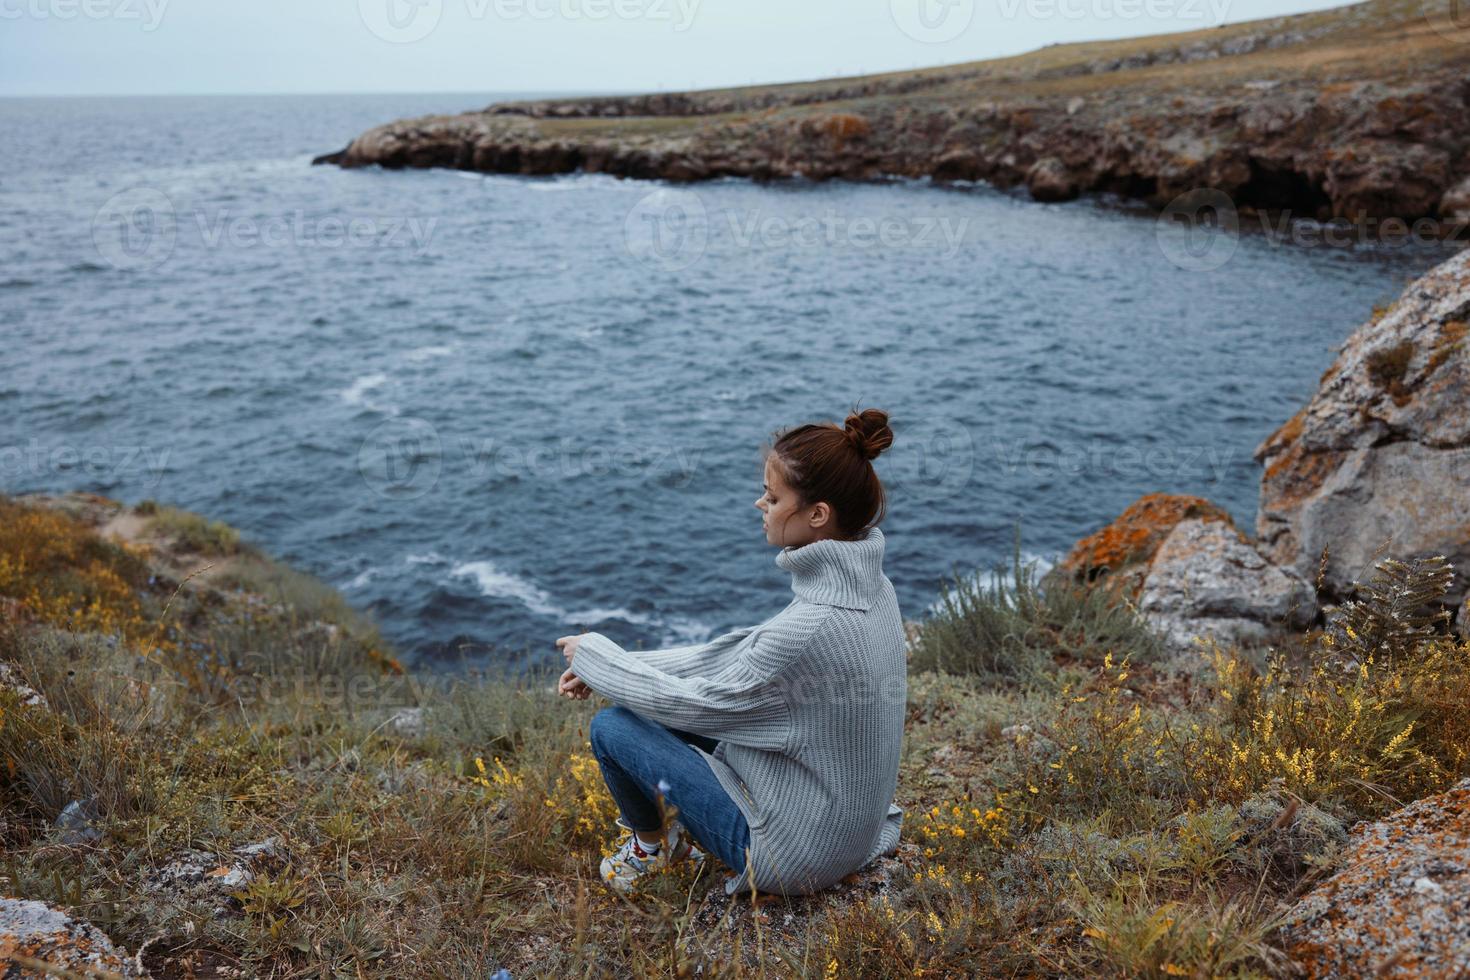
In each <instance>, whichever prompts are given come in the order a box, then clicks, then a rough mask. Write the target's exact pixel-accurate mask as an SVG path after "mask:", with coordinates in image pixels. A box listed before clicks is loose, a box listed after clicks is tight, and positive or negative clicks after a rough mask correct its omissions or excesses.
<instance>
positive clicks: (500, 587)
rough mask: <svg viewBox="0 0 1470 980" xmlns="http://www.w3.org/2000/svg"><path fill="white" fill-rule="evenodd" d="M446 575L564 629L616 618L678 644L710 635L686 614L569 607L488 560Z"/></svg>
mask: <svg viewBox="0 0 1470 980" xmlns="http://www.w3.org/2000/svg"><path fill="white" fill-rule="evenodd" d="M449 577H450V578H458V579H472V580H473V581H474V583H475V584H476V585H477V586H478V587H479V589H480V593H481V595H484V596H486V597H488V598H492V599H511V600H514V601H516V602H519V603H520V604H521V605H523V606H525V607H526V608H527V609H528V610H530V611H531V612H533V613H536V614H538V615H542V616H547V617H550V618H552V619H556V620H557V621H559V622H563V623H566V624H567V628H568V629H571V628H573V627H578V626H580V627H590V626H592V625H593V624H595V623H601V622H606V621H607V620H610V619H616V620H621V621H622V622H625V623H631V624H633V625H636V626H647V627H650V628H652V629H657V630H662V631H663V634H664V638H665V639H666V640H673V641H675V642H678V643H698V642H701V641H703V640H704V639H705V638H707V637H708V636H709V634H710V627H709V626H708V624H706V623H702V622H699V621H698V620H694V619H690V618H687V617H678V616H671V617H669V618H667V619H665V618H664V617H661V616H655V615H652V614H649V613H639V612H634V611H633V610H631V609H627V608H624V607H622V606H606V607H604V606H594V607H592V608H590V609H569V608H567V607H565V606H563V605H560V604H559V603H557V602H556V601H555V600H553V599H552V597H551V594H550V593H548V592H547V591H546V590H545V589H543V588H541V587H540V586H538V585H535V584H534V583H532V582H528V581H526V580H525V579H523V578H520V577H519V576H517V575H513V574H511V573H509V572H506V571H503V570H501V569H499V568H497V567H496V566H495V564H494V563H493V562H489V561H470V562H461V563H459V564H457V565H455V566H454V567H453V568H451V569H450V570H449Z"/></svg>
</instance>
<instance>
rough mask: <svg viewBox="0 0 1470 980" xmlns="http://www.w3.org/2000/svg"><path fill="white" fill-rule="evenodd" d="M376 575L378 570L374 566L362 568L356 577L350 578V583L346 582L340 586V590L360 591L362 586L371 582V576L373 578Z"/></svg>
mask: <svg viewBox="0 0 1470 980" xmlns="http://www.w3.org/2000/svg"><path fill="white" fill-rule="evenodd" d="M377 574H378V568H377V566H376V565H369V566H368V567H367V568H364V569H363V570H362V571H360V572H358V573H357V574H356V575H354V576H353V577H352V580H351V581H350V582H348V583H347V584H346V585H344V586H342V588H344V589H360V588H362V587H363V586H364V585H367V584H368V583H369V582H371V581H372V580H373V576H375V575H377Z"/></svg>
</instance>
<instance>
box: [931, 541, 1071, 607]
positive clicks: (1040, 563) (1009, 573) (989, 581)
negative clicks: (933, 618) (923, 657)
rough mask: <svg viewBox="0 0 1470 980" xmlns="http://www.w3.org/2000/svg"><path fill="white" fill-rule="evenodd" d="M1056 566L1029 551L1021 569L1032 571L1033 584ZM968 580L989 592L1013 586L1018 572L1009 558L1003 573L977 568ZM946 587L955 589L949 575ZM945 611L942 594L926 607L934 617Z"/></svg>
mask: <svg viewBox="0 0 1470 980" xmlns="http://www.w3.org/2000/svg"><path fill="white" fill-rule="evenodd" d="M1054 564H1055V562H1053V561H1052V560H1051V559H1050V558H1047V557H1046V556H1045V555H1039V554H1036V553H1034V552H1029V551H1022V552H1021V568H1022V570H1027V569H1029V570H1030V579H1031V581H1033V582H1039V581H1040V580H1041V577H1042V576H1043V575H1045V574H1046V573H1047V572H1048V571H1050V570H1051V568H1052V567H1053V565H1054ZM962 574H963V573H962ZM967 578H968V580H969V581H971V582H974V583H976V584H978V585H979V586H980V588H981V589H983V590H985V591H987V592H988V591H990V590H991V589H993V588H995V586H996V585H997V584H1000V585H1004V586H1007V587H1010V586H1013V585H1014V584H1015V581H1016V571H1015V568H1014V566H1013V562H1012V559H1011V557H1009V556H1008V557H1007V558H1006V560H1005V567H1004V569H1002V570H1001V571H996V570H995V569H994V568H977V569H975V570H974V571H972V572H970V573H969V575H968V576H967ZM944 585H945V587H946V588H953V586H954V581H953V579H952V578H950V577H949V576H948V574H946V576H945V579H944ZM943 610H944V596H943V593H942V592H941V593H940V594H938V595H936V596H935V597H934V601H932V602H931V603H929V605H928V606H926V607H925V609H924V612H925V613H926V614H930V615H932V614H935V613H939V612H943Z"/></svg>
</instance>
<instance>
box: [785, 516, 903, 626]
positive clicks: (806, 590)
mask: <svg viewBox="0 0 1470 980" xmlns="http://www.w3.org/2000/svg"><path fill="white" fill-rule="evenodd" d="M776 564H777V565H779V566H781V567H782V568H784V569H786V570H787V571H789V572H790V573H791V591H792V592H794V593H796V595H797V597H798V598H801V599H805V600H807V601H808V602H819V603H822V604H824V605H828V606H842V607H844V608H847V609H864V610H865V609H867V608H869V607H870V606H871V605H872V604H873V600H874V598H875V597H876V596H877V593H878V587H879V584H880V583H881V582H882V580H883V532H882V531H881V530H879V529H878V528H877V527H870V528H868V531H867V533H866V534H865V535H864V536H863V537H861V538H859V539H857V540H856V541H841V540H838V539H836V538H824V539H822V540H821V541H813V542H811V543H810V544H804V545H802V546H801V547H791V546H790V545H788V546H787V547H785V548H782V549H781V550H780V552H778V553H777V554H776Z"/></svg>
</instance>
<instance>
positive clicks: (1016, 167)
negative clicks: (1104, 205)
mask: <svg viewBox="0 0 1470 980" xmlns="http://www.w3.org/2000/svg"><path fill="white" fill-rule="evenodd" d="M317 162H319V163H334V164H339V165H341V166H344V167H360V166H367V165H373V164H377V165H381V166H384V167H389V168H400V167H451V168H456V169H460V170H478V171H487V172H497V173H514V174H556V173H566V172H571V171H577V170H582V171H589V172H605V173H610V174H615V175H618V176H622V177H639V178H664V179H669V180H679V181H693V180H704V179H710V178H715V177H725V176H738V177H751V178H756V179H773V178H789V177H805V178H809V179H814V180H825V179H830V178H841V179H848V180H870V179H877V178H882V177H887V176H899V177H910V178H916V177H929V178H933V179H935V180H939V181H954V180H985V181H989V182H991V183H993V184H995V185H997V186H1000V187H1009V186H1013V185H1021V184H1024V185H1026V186H1027V187H1028V188H1029V190H1030V192H1031V194H1032V195H1033V196H1034V197H1036V198H1037V199H1039V200H1046V201H1057V200H1066V199H1069V198H1073V197H1076V196H1077V195H1079V194H1081V193H1085V192H1117V193H1121V194H1124V195H1128V196H1132V197H1138V198H1144V199H1146V200H1149V201H1151V202H1153V203H1154V204H1156V205H1160V206H1162V205H1164V204H1165V203H1167V202H1169V201H1171V200H1173V199H1174V198H1176V197H1177V196H1179V195H1181V194H1183V193H1185V192H1188V191H1191V190H1194V189H1196V188H1203V187H1208V188H1214V189H1217V190H1221V191H1224V192H1225V193H1226V194H1228V195H1230V197H1231V198H1232V200H1233V201H1234V202H1235V204H1236V205H1237V206H1238V207H1240V208H1243V209H1249V208H1254V209H1261V210H1272V211H1275V210H1280V209H1290V210H1291V211H1292V212H1293V214H1295V215H1297V216H1302V217H1316V218H1326V217H1329V216H1338V217H1348V218H1351V219H1353V220H1359V219H1364V218H1367V219H1378V220H1381V219H1384V218H1388V217H1397V218H1402V219H1405V220H1414V219H1419V218H1424V217H1436V216H1437V217H1440V218H1444V219H1448V220H1449V221H1450V222H1451V223H1454V222H1457V221H1460V220H1470V24H1467V23H1466V22H1465V19H1464V18H1463V17H1459V18H1457V17H1455V16H1454V11H1453V10H1452V8H1451V4H1450V0H1428V2H1424V3H1421V2H1419V0H1372V2H1369V3H1364V4H1356V5H1352V6H1348V7H1344V8H1342V9H1339V10H1333V11H1327V12H1322V13H1314V14H1305V15H1300V16H1294V17H1280V18H1274V19H1270V20H1263V21H1255V22H1251V23H1245V24H1235V25H1228V26H1223V27H1220V28H1216V29H1212V30H1205V31H1196V32H1192V33H1187V34H1171V35H1161V36H1155V37H1149V38H1143V39H1133V40H1128V41H1113V42H1097V43H1089V44H1069V45H1053V46H1050V47H1047V48H1044V49H1041V50H1039V51H1035V52H1032V53H1030V54H1027V55H1022V56H1019V57H1013V58H1003V59H998V60H993V61H982V62H973V63H968V64H960V65H952V66H947V67H942V68H934V69H927V70H922V71H910V72H896V73H892V74H885V75H874V76H867V77H860V78H844V79H833V80H827V81H818V82H805V83H796V84H788V85H778V86H761V87H749V88H737V89H725V90H716V91H698V92H681V93H669V94H657V95H638V96H622V97H601V98H587V99H569V100H557V101H538V102H519V103H503V104H497V105H492V106H490V107H488V108H486V109H484V110H482V111H479V112H471V113H465V114H462V115H456V116H428V117H423V118H418V119H409V120H401V121H398V122H393V123H389V124H387V125H384V126H379V127H377V128H375V129H372V130H369V131H368V132H366V133H364V134H362V135H361V136H359V137H358V138H357V139H355V140H353V141H352V143H351V144H350V145H349V146H347V147H346V148H345V149H343V150H341V151H339V152H336V153H330V154H326V155H324V156H322V157H319V158H318V160H317Z"/></svg>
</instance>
